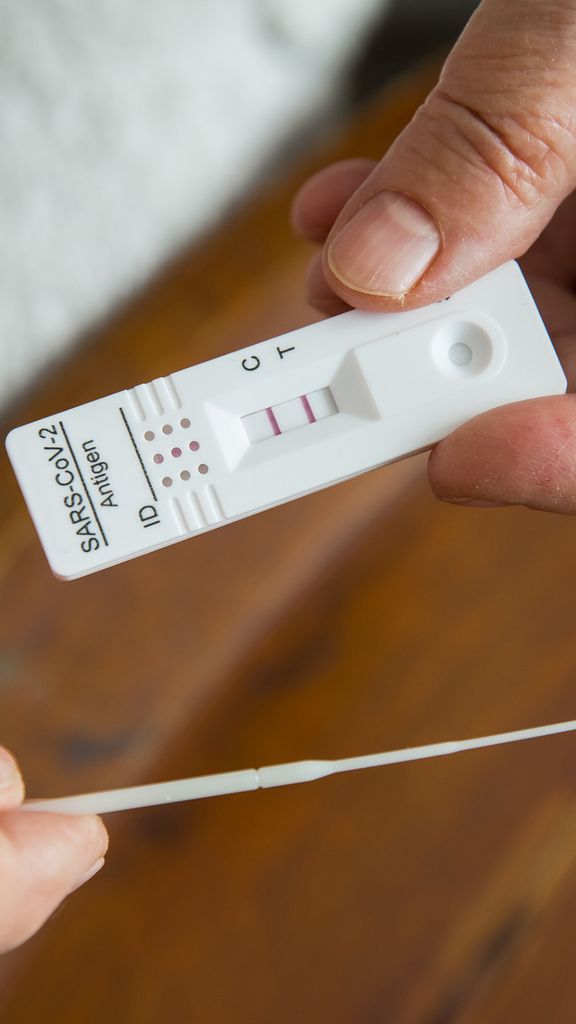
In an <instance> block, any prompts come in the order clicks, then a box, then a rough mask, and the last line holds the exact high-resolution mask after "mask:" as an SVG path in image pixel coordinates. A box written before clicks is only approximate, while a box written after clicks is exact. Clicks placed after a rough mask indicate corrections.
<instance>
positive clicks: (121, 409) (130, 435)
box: [119, 406, 158, 501]
mask: <svg viewBox="0 0 576 1024" xmlns="http://www.w3.org/2000/svg"><path fill="white" fill-rule="evenodd" d="M119 412H120V415H121V417H122V420H123V422H124V426H125V427H126V430H127V431H128V437H129V438H130V440H131V441H132V445H133V448H134V451H135V452H136V457H137V459H138V462H139V463H140V468H141V470H142V472H143V473H144V476H145V477H146V483H147V484H148V487H149V488H150V493H151V495H152V497H153V498H154V501H158V498H157V497H156V491H155V490H154V488H153V487H152V483H151V481H150V477H149V476H148V472H147V470H146V466H145V465H144V461H143V459H142V456H141V455H140V452H139V451H138V445H137V444H136V441H135V440H134V434H133V433H132V431H131V430H130V424H129V423H128V420H127V419H126V416H125V414H124V409H123V408H122V406H119Z"/></svg>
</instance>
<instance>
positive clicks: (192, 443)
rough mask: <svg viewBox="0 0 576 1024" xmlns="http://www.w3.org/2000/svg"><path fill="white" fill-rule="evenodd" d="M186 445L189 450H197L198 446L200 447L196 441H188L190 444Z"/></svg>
mask: <svg viewBox="0 0 576 1024" xmlns="http://www.w3.org/2000/svg"><path fill="white" fill-rule="evenodd" d="M188 447H189V449H190V451H191V452H197V451H198V449H199V447H200V445H199V444H198V441H190V444H189V445H188Z"/></svg>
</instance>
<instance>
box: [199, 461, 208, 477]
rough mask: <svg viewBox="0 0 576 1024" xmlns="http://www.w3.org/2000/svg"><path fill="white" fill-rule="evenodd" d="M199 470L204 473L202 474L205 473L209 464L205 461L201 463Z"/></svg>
mask: <svg viewBox="0 0 576 1024" xmlns="http://www.w3.org/2000/svg"><path fill="white" fill-rule="evenodd" d="M198 472H199V473H202V475H204V473H207V472H208V466H207V465H206V463H205V462H201V463H200V465H199V466H198Z"/></svg>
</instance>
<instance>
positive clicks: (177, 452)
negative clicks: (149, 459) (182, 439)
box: [170, 448, 182, 459]
mask: <svg viewBox="0 0 576 1024" xmlns="http://www.w3.org/2000/svg"><path fill="white" fill-rule="evenodd" d="M170 454H171V455H172V456H173V457H174V458H175V459H179V458H180V456H181V455H182V449H181V448H173V449H172V451H171V452H170Z"/></svg>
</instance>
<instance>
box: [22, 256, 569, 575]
mask: <svg viewBox="0 0 576 1024" xmlns="http://www.w3.org/2000/svg"><path fill="white" fill-rule="evenodd" d="M565 388H566V380H565V377H564V374H563V372H562V369H561V367H560V364H559V362H558V359H557V357H556V354H555V352H554V349H553V347H552V344H551V342H550V339H549V338H548V335H547V333H546V330H545V328H544V325H543V323H542V320H541V319H540V316H539V313H538V310H537V309H536V306H535V304H534V301H533V299H532V297H531V295H530V292H529V290H528V288H527V285H526V283H525V281H524V278H523V277H522V274H521V273H520V270H519V269H518V267H517V266H516V264H515V263H507V264H505V265H503V266H502V267H500V268H499V269H497V270H495V271H493V272H491V273H490V274H488V275H487V276H486V277H484V278H482V280H480V281H478V282H476V283H475V284H473V285H470V286H469V287H467V288H464V289H463V290H462V291H460V292H458V293H457V294H455V295H453V296H451V297H450V298H449V299H446V300H445V301H443V302H439V303H436V304H435V305H433V306H428V307H427V308H424V309H417V310H413V311H409V312H402V313H366V312H361V311H357V310H355V311H352V312H350V313H344V314H342V315H341V316H338V317H334V318H333V319H331V320H325V321H323V322H321V323H316V324H313V325H312V326H310V327H304V328H302V329H301V330H297V331H293V332H292V333H290V334H285V335H283V336H281V337H278V338H273V339H271V340H269V341H263V342H260V343H259V344H257V345H253V346H251V347H250V348H247V349H243V350H241V351H238V352H233V353H231V354H229V355H224V356H221V357H219V358H218V359H213V360H211V361H210V362H205V363H201V364H200V365H198V366H193V367H190V368H189V369H186V370H180V371H179V372H178V373H173V374H171V375H169V376H167V377H163V378H160V379H158V380H154V381H151V382H150V383H148V384H140V385H138V386H137V387H135V388H132V389H131V390H127V391H122V392H119V393H117V394H114V395H109V396H108V397H106V398H101V399H99V400H98V401H94V402H89V403H87V404H86V405H81V406H78V407H76V408H73V409H69V410H67V411H65V412H61V413H57V414H55V415H53V416H46V417H44V418H43V419H41V420H37V421H36V422H35V423H29V424H27V425H26V426H22V427H18V428H17V429H15V430H13V431H12V432H11V433H10V435H9V436H8V439H7V447H8V452H9V455H10V458H11V460H12V464H13V466H14V469H15V472H16V475H17V477H18V480H19V482H20V486H21V488H22V491H23V493H24V497H25V499H26V502H27V504H28V508H29V510H30V513H31V515H32V518H33V520H34V523H35V525H36V529H37V531H38V533H39V535H40V539H41V541H42V544H43V546H44V549H45V551H46V555H47V557H48V560H49V562H50V565H51V567H52V569H53V571H54V573H55V574H56V575H57V576H60V577H63V578H66V579H73V578H75V577H79V576H84V575H85V574H87V573H91V572H95V571H96V570H98V569H103V568H105V567H106V566H109V565H113V564H115V563H116V562H122V561H124V560H125V559H128V558H133V557H135V556H136V555H141V554H143V553H145V552H147V551H152V550H154V549H156V548H161V547H164V546H165V545H167V544H172V543H174V542H175V541H178V540H183V539H184V538H186V537H188V536H190V535H192V534H197V533H202V532H204V531H206V530H211V529H214V528H215V527H217V526H222V525H224V524H226V523H229V522H231V521H233V520H235V519H240V518H242V517H244V516H249V515H252V514H253V513H255V512H261V511H263V510H264V509H267V508H271V507H272V506H274V505H278V504H280V503H282V502H285V501H290V500H291V499H293V498H299V497H301V496H302V495H304V494H307V493H310V492H311V491H316V490H319V489H320V488H322V487H327V486H329V485H330V484H335V483H338V482H339V481H341V480H346V479H347V478H349V477H352V476H355V475H356V474H358V473H364V472H366V471H367V470H370V469H374V468H375V467H377V466H382V465H384V464H385V463H389V462H392V461H395V460H397V459H400V458H402V457H404V456H406V455H409V454H412V453H414V452H417V451H420V450H422V449H426V448H429V447H431V446H432V445H433V444H435V443H436V442H437V441H439V440H441V439H442V438H443V437H445V436H446V435H447V434H448V433H450V432H451V431H452V430H454V429H455V428H456V427H458V426H460V425H461V424H463V423H464V422H465V421H466V420H469V419H471V418H472V417H473V416H475V415H477V414H478V413H481V412H484V411H486V410H488V409H492V408H494V407H496V406H500V405H504V404H506V403H508V402H516V401H519V400H521V399H526V398H533V397H537V396H542V395H551V394H558V393H561V392H563V391H564V390H565Z"/></svg>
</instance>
